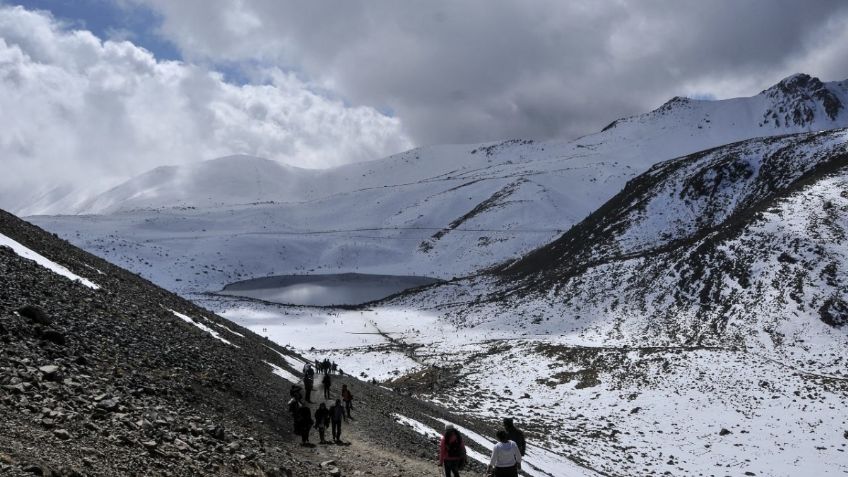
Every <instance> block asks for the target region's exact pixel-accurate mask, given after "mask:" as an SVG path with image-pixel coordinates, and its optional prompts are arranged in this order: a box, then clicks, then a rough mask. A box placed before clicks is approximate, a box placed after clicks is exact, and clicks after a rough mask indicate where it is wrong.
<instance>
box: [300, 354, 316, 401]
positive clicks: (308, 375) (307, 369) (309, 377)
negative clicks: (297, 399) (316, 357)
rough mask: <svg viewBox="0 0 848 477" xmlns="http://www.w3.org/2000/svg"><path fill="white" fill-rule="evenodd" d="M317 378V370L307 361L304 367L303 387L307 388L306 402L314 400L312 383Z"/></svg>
mask: <svg viewBox="0 0 848 477" xmlns="http://www.w3.org/2000/svg"><path fill="white" fill-rule="evenodd" d="M314 379H315V370H314V369H312V365H311V364H309V363H306V365H305V366H304V367H303V387H304V388H305V390H306V402H312V384H313V383H314Z"/></svg>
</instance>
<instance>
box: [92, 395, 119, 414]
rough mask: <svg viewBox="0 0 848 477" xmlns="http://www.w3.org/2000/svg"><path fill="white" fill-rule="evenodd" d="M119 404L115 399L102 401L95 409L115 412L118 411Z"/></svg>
mask: <svg viewBox="0 0 848 477" xmlns="http://www.w3.org/2000/svg"><path fill="white" fill-rule="evenodd" d="M119 402H120V401H118V399H117V398H112V399H104V400H102V401H100V402H98V403H97V407H98V408H100V409H103V410H104V411H108V412H115V411H117V410H118V404H119Z"/></svg>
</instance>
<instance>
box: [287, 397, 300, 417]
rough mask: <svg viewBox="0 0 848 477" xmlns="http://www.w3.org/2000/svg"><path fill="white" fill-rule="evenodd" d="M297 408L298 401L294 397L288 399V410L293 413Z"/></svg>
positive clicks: (298, 406) (298, 405)
mask: <svg viewBox="0 0 848 477" xmlns="http://www.w3.org/2000/svg"><path fill="white" fill-rule="evenodd" d="M299 408H300V402H299V401H298V400H297V399H295V398H291V400H289V412H290V413H292V414H294V413H295V412H297V410H298V409H299Z"/></svg>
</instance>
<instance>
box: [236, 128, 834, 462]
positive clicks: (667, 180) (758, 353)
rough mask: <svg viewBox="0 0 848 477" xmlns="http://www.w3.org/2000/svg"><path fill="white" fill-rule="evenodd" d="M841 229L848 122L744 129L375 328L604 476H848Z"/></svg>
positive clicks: (462, 393)
mask: <svg viewBox="0 0 848 477" xmlns="http://www.w3.org/2000/svg"><path fill="white" fill-rule="evenodd" d="M846 238H848V130H846V129H839V130H833V131H828V132H821V133H804V134H796V135H788V136H781V137H775V138H763V139H754V140H748V141H744V142H740V143H736V144H732V145H728V146H724V147H720V148H716V149H713V150H708V151H705V152H701V153H697V154H693V155H689V156H686V157H683V158H679V159H675V160H671V161H667V162H663V163H661V164H658V165H656V166H654V167H653V168H651V169H650V170H649V171H647V172H646V173H645V174H642V175H640V176H639V177H637V178H636V179H634V180H632V181H630V182H629V183H628V184H627V186H625V187H624V189H623V190H622V191H621V192H620V193H619V194H617V195H616V196H615V197H614V198H612V199H611V200H610V201H608V202H607V203H605V204H604V205H603V206H602V207H600V208H598V210H596V211H595V212H594V213H593V214H591V215H590V216H589V217H588V218H586V219H585V220H584V221H582V222H581V223H580V224H578V225H576V226H575V227H573V228H572V229H571V230H569V231H568V232H566V233H565V234H564V235H563V236H562V237H561V238H560V239H558V240H556V241H554V242H553V243H551V244H549V245H546V246H544V247H541V248H539V249H538V250H536V251H534V252H533V253H531V254H529V255H527V256H525V257H523V258H521V259H520V260H517V261H515V262H511V263H507V264H504V265H503V266H501V267H498V268H496V269H492V270H490V271H488V272H486V273H483V274H479V275H476V276H474V277H469V278H465V279H460V280H455V281H453V282H451V283H448V284H444V285H436V286H433V287H430V288H428V289H426V290H423V291H419V292H416V293H412V294H409V295H405V296H401V297H398V298H395V299H393V300H391V301H389V302H388V303H383V304H381V305H380V306H378V307H374V308H373V310H371V311H370V312H369V314H368V319H369V320H371V323H373V326H374V327H375V328H376V329H379V330H391V331H392V332H393V338H394V339H393V343H392V345H393V346H394V347H395V348H397V347H398V346H399V344H400V343H402V344H403V348H402V349H412V350H414V353H415V354H414V355H415V356H416V357H417V358H418V359H419V361H420V362H423V363H426V364H428V365H431V366H435V367H437V368H436V369H437V371H436V372H433V371H432V369H429V368H420V367H419V366H417V365H410V364H407V365H406V366H407V369H406V370H405V372H403V373H401V377H399V378H397V379H396V380H394V385H396V386H399V387H402V388H404V389H408V390H411V391H412V392H416V393H418V394H419V395H421V396H423V397H425V398H428V399H432V400H436V401H439V402H441V403H444V404H446V405H448V406H450V407H454V408H457V409H462V410H463V411H464V412H465V413H467V414H469V415H472V416H478V417H480V418H482V419H492V420H494V419H497V417H498V416H503V415H516V416H517V417H518V418H519V419H520V420H521V421H522V422H524V423H526V424H525V425H527V426H528V427H531V428H533V429H536V430H540V431H539V434H537V435H536V438H537V439H541V440H542V441H543V446H544V447H547V448H552V449H555V450H556V451H557V452H558V453H560V454H561V455H570V456H573V457H574V456H577V457H578V458H579V459H581V461H582V462H585V463H586V464H587V465H589V466H590V467H592V468H594V469H597V470H600V471H603V472H606V473H607V475H650V474H653V473H656V474H663V473H669V474H671V475H698V474H699V473H702V474H704V475H706V473H705V471H706V469H713V468H715V469H716V470H717V471H718V472H719V473H720V475H726V474H727V475H769V476H794V475H802V474H810V475H842V474H844V473H845V472H846V471H848V459H846V457H845V451H846V444H847V443H846V440H845V439H846V438H848V418H846V415H845V412H844V411H845V409H844V403H845V402H848V361H846V355H845V350H846V349H848V241H846ZM227 314H228V315H230V316H240V315H241V314H240V313H239V312H237V311H235V310H230V311H228V312H227ZM339 318H340V319H341V320H345V321H346V320H348V319H351V317H349V316H340V317H339ZM286 323H288V324H294V325H295V326H298V325H297V324H296V321H294V320H288V321H286ZM301 341H303V343H302V345H301V346H309V345H311V343H310V342H309V340H301ZM348 352H350V351H348ZM368 352H376V353H384V352H386V349H380V348H376V349H375V350H373V351H372V350H371V349H370V347H369V350H368ZM356 353H358V352H357V351H354V352H353V354H356ZM363 353H364V351H363ZM417 364H418V365H420V363H417ZM398 365H403V363H402V362H401V363H400V364H398ZM554 429H556V431H555V432H554ZM714 475H719V474H714Z"/></svg>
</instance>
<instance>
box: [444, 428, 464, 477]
mask: <svg viewBox="0 0 848 477" xmlns="http://www.w3.org/2000/svg"><path fill="white" fill-rule="evenodd" d="M464 465H465V444H464V443H463V442H462V435H461V434H460V433H459V431H457V430H456V429H455V428H454V427H453V424H448V425H446V426H445V433H444V435H443V436H442V440H441V441H440V442H439V466H444V467H445V477H451V474H453V477H459V469H461V468H462V467H463V466H464Z"/></svg>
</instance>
